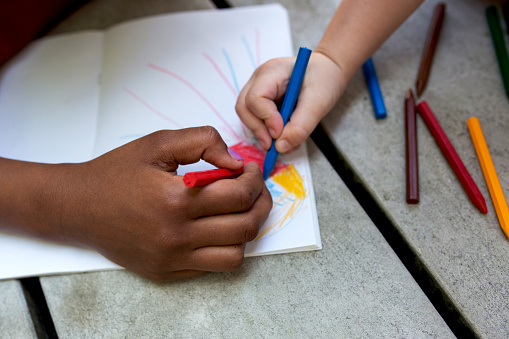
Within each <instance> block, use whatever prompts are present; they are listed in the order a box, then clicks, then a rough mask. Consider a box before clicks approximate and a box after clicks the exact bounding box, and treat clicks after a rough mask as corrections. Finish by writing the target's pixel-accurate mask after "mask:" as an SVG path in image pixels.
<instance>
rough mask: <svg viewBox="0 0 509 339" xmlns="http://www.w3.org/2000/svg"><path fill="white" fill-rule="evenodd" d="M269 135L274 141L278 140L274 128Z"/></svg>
mask: <svg viewBox="0 0 509 339" xmlns="http://www.w3.org/2000/svg"><path fill="white" fill-rule="evenodd" d="M269 134H270V136H271V137H272V139H274V138H276V131H274V130H273V129H272V128H269Z"/></svg>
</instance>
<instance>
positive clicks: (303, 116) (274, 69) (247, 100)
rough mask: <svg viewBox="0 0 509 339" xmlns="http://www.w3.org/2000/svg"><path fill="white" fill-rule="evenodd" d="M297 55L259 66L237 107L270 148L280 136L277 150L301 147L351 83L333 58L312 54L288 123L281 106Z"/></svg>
mask: <svg viewBox="0 0 509 339" xmlns="http://www.w3.org/2000/svg"><path fill="white" fill-rule="evenodd" d="M295 60H296V59H295V58H278V59H272V60H270V61H267V62H266V63H265V64H263V65H261V66H260V67H258V69H257V70H256V71H255V72H254V73H253V75H252V76H251V79H249V81H248V82H247V84H246V85H245V86H244V88H243V89H242V91H241V92H240V95H239V97H238V100H237V104H236V106H235V109H236V110H237V114H238V115H239V117H240V119H241V120H242V122H243V123H244V124H245V125H246V127H248V128H249V129H250V130H251V131H252V132H253V134H254V135H255V137H256V138H257V139H258V142H259V143H260V146H261V148H262V149H264V150H268V149H269V148H270V147H271V145H272V140H273V139H276V143H275V146H276V150H277V151H278V152H280V153H286V152H288V151H291V150H292V149H295V148H296V147H298V146H299V145H300V144H301V143H303V142H304V141H305V140H306V139H307V138H308V137H309V136H310V135H311V132H313V130H314V129H315V127H316V126H317V125H318V123H319V122H320V120H321V119H322V118H323V117H324V116H326V115H327V113H328V112H329V111H330V110H331V109H332V107H333V106H334V104H335V103H336V102H337V100H338V99H339V97H340V96H341V94H342V93H343V91H344V89H345V88H346V85H347V82H348V81H347V79H346V77H345V76H344V74H343V73H342V71H341V70H340V69H339V67H338V65H337V64H336V63H334V61H332V60H331V59H330V58H329V57H327V56H325V55H324V54H321V53H317V52H313V53H312V54H311V56H310V59H309V63H308V66H307V70H306V76H305V77H304V80H303V83H302V87H301V89H300V93H299V99H298V101H297V104H296V106H295V109H294V111H293V114H292V117H291V120H290V121H289V122H288V123H287V124H286V125H285V124H284V122H283V118H282V116H281V114H280V111H279V109H278V105H279V104H281V101H282V100H283V97H284V96H285V93H286V90H287V86H288V83H289V80H290V77H291V74H292V71H293V68H294V65H295Z"/></svg>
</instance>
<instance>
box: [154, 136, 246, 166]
mask: <svg viewBox="0 0 509 339" xmlns="http://www.w3.org/2000/svg"><path fill="white" fill-rule="evenodd" d="M153 135H155V136H156V140H155V145H156V147H153V149H155V150H156V152H157V153H156V154H153V153H152V155H153V156H155V157H156V162H158V163H159V164H160V163H161V162H163V163H164V164H165V165H166V166H169V168H166V169H167V170H169V171H175V170H176V169H177V167H178V165H186V164H192V163H195V162H198V161H199V160H200V159H203V160H205V161H206V162H208V163H210V164H212V165H214V166H216V167H219V168H227V169H231V170H236V169H239V168H241V167H242V165H243V164H244V161H243V159H242V157H240V155H238V154H237V153H236V152H235V151H233V150H232V149H229V148H228V146H226V144H225V142H224V141H223V139H222V138H221V135H220V134H219V132H218V131H217V130H216V129H215V128H214V127H211V126H203V127H193V128H185V129H180V130H172V131H159V132H156V133H153ZM152 161H154V160H152ZM166 166H165V167H166Z"/></svg>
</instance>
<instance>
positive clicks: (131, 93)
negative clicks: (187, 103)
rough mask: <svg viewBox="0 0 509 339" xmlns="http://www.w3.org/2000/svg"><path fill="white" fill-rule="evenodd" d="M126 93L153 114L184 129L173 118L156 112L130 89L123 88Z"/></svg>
mask: <svg viewBox="0 0 509 339" xmlns="http://www.w3.org/2000/svg"><path fill="white" fill-rule="evenodd" d="M122 89H123V90H124V91H125V92H127V93H128V94H129V95H130V96H132V97H133V98H134V99H136V100H138V101H139V102H140V103H141V104H142V105H143V106H145V107H147V108H148V109H149V110H151V111H152V112H154V113H155V114H157V115H159V116H160V117H161V118H163V119H165V120H167V121H169V122H170V123H172V124H174V125H175V126H177V127H179V128H182V127H183V126H182V125H181V124H179V123H178V122H176V121H174V120H172V119H171V118H169V117H168V116H166V115H165V114H163V113H161V112H159V111H158V110H156V109H155V108H153V107H152V106H150V105H149V104H148V103H147V102H146V101H145V100H143V99H142V98H140V97H139V96H138V95H136V94H135V93H134V92H132V91H131V90H129V89H128V88H126V87H123V88H122Z"/></svg>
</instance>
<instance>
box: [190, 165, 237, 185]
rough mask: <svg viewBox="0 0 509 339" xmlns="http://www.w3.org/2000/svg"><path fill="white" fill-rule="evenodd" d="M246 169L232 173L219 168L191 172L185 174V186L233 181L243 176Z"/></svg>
mask: <svg viewBox="0 0 509 339" xmlns="http://www.w3.org/2000/svg"><path fill="white" fill-rule="evenodd" d="M243 171H244V168H239V169H238V170H235V171H232V170H229V169H226V168H218V169H213V170H208V171H197V172H189V173H186V174H184V178H183V180H184V184H185V185H186V186H187V187H196V186H204V185H207V184H210V183H212V182H214V181H217V180H220V179H233V178H236V177H238V176H239V175H241V174H242V172H243Z"/></svg>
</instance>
